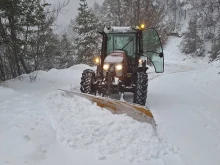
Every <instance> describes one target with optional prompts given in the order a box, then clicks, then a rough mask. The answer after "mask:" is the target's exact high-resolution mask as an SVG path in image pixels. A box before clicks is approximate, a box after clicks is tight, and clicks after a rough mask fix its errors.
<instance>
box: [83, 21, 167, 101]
mask: <svg viewBox="0 0 220 165" xmlns="http://www.w3.org/2000/svg"><path fill="white" fill-rule="evenodd" d="M99 33H100V34H101V35H102V37H103V40H102V50H101V56H100V57H99V58H97V59H96V63H97V70H96V71H94V70H91V69H86V70H84V71H83V73H82V77H81V83H80V84H81V88H80V90H81V92H82V93H87V94H95V95H96V93H99V94H101V95H102V96H105V95H106V96H110V95H111V94H119V93H124V92H132V93H133V94H134V95H133V103H135V104H139V105H145V103H146V98H147V92H148V73H147V70H148V67H147V62H148V61H151V63H152V64H153V65H154V68H155V71H156V73H162V72H164V54H163V48H162V44H161V41H160V38H159V36H158V33H157V31H156V30H155V29H145V28H144V25H141V26H140V27H135V28H132V27H109V28H105V29H104V30H103V31H102V32H99Z"/></svg>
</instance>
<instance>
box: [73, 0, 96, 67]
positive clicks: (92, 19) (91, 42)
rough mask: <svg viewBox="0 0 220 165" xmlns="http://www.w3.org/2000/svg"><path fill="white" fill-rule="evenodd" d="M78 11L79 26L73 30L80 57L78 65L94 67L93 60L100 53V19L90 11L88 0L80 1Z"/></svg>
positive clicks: (77, 21)
mask: <svg viewBox="0 0 220 165" xmlns="http://www.w3.org/2000/svg"><path fill="white" fill-rule="evenodd" d="M78 11H79V13H78V15H77V17H76V23H77V25H76V26H75V27H74V28H73V30H74V32H76V36H75V47H76V50H77V52H76V53H77V56H78V59H77V61H78V63H85V64H89V65H92V64H93V60H92V59H93V58H94V56H95V55H96V53H97V52H98V51H99V50H98V48H99V43H100V41H99V34H98V33H97V29H98V27H99V25H98V19H97V18H96V16H95V15H94V14H93V13H92V12H91V11H90V10H89V9H88V4H87V2H86V0H80V7H79V8H78Z"/></svg>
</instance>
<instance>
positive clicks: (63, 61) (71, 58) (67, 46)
mask: <svg viewBox="0 0 220 165" xmlns="http://www.w3.org/2000/svg"><path fill="white" fill-rule="evenodd" d="M60 50H61V56H60V57H57V59H56V60H57V63H58V64H59V68H61V69H63V68H69V67H70V66H72V65H74V64H75V60H76V59H75V54H74V48H73V44H72V43H71V42H70V41H69V39H68V38H67V34H63V35H62V39H61V42H60Z"/></svg>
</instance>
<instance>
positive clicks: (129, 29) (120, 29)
mask: <svg viewBox="0 0 220 165" xmlns="http://www.w3.org/2000/svg"><path fill="white" fill-rule="evenodd" d="M104 32H105V33H128V32H136V30H135V29H134V28H132V27H127V26H126V27H121V26H120V27H119V26H111V27H105V28H104Z"/></svg>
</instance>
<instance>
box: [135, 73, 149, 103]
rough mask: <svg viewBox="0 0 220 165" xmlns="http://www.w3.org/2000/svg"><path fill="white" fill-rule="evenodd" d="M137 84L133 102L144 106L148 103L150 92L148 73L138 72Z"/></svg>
mask: <svg viewBox="0 0 220 165" xmlns="http://www.w3.org/2000/svg"><path fill="white" fill-rule="evenodd" d="M135 85H136V86H135V87H134V98H133V102H134V103H135V104H139V105H143V106H144V105H145V104H146V99H147V92H148V74H147V73H144V72H138V73H137V80H136V84H135Z"/></svg>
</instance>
